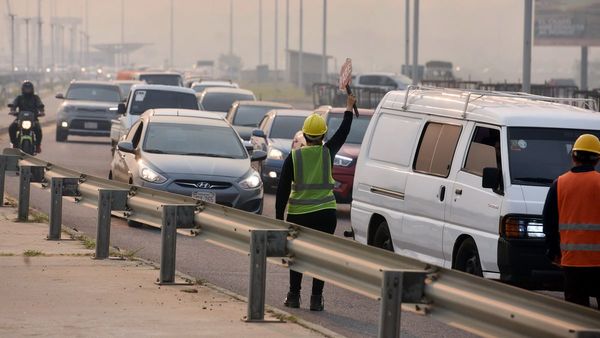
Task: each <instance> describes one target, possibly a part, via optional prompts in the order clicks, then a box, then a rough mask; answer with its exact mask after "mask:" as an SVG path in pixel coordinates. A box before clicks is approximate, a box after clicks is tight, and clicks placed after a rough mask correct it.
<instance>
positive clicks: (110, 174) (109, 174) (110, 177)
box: [108, 170, 113, 181]
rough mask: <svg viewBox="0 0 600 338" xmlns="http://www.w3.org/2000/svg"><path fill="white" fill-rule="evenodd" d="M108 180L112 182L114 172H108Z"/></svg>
mask: <svg viewBox="0 0 600 338" xmlns="http://www.w3.org/2000/svg"><path fill="white" fill-rule="evenodd" d="M108 179H109V180H111V181H112V179H113V175H112V170H111V171H109V172H108Z"/></svg>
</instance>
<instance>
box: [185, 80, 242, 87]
mask: <svg viewBox="0 0 600 338" xmlns="http://www.w3.org/2000/svg"><path fill="white" fill-rule="evenodd" d="M206 84H207V85H226V86H235V85H236V84H235V83H234V82H232V81H227V80H201V81H194V83H192V86H198V85H206Z"/></svg>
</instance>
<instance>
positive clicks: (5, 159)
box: [0, 155, 19, 206]
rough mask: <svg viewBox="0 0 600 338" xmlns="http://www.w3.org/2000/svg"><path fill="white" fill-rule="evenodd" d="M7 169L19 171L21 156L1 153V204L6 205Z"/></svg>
mask: <svg viewBox="0 0 600 338" xmlns="http://www.w3.org/2000/svg"><path fill="white" fill-rule="evenodd" d="M7 171H19V156H13V155H0V206H4V182H5V180H6V172H7Z"/></svg>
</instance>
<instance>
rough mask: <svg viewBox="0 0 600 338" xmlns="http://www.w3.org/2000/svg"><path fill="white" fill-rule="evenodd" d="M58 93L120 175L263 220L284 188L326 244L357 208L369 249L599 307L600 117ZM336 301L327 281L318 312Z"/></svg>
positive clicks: (145, 85) (448, 92)
mask: <svg viewBox="0 0 600 338" xmlns="http://www.w3.org/2000/svg"><path fill="white" fill-rule="evenodd" d="M122 77H123V76H122ZM341 78H343V76H342V77H341ZM348 78H349V77H348ZM184 83H187V84H189V86H190V87H191V88H190V87H184V86H183V84H184ZM348 84H349V83H345V84H342V83H341V84H340V89H348V91H349V86H348ZM56 97H57V98H58V99H61V100H64V102H63V103H62V105H61V106H60V109H59V112H58V119H57V122H56V124H57V125H56V127H57V128H56V141H58V142H65V141H67V139H68V137H69V135H93V136H110V138H111V144H112V147H111V151H112V153H113V159H112V161H111V163H110V172H109V179H113V180H117V181H121V182H125V183H129V184H135V185H139V186H144V187H149V188H153V189H158V190H164V191H168V192H173V193H178V194H184V195H188V196H192V197H193V198H196V199H198V200H200V201H204V202H208V203H217V204H221V205H225V206H228V207H233V208H237V209H240V210H244V211H247V212H252V213H256V214H261V213H262V211H263V208H264V203H263V199H264V193H265V191H266V192H272V193H275V195H276V206H275V208H276V217H277V218H278V219H284V218H286V219H287V220H288V221H290V222H293V223H296V224H299V225H302V226H307V227H310V228H314V229H317V230H319V231H324V232H327V233H333V232H334V231H335V228H336V221H337V216H336V212H335V210H336V209H337V203H351V209H350V210H351V224H352V229H351V231H347V232H346V233H345V234H346V235H347V236H348V237H352V238H353V239H354V240H356V241H358V242H360V243H363V244H366V245H371V246H375V247H379V248H381V249H384V250H389V251H393V252H395V253H398V254H400V255H403V256H409V257H412V258H415V259H418V260H420V261H424V262H427V263H430V264H433V265H437V266H442V267H446V268H452V269H456V270H460V271H463V272H466V273H470V274H474V275H478V276H481V277H485V278H490V279H496V280H500V281H502V282H506V283H510V284H513V285H517V286H521V287H525V288H529V289H548V290H565V291H566V294H565V297H566V300H567V301H571V302H575V303H578V304H581V305H589V304H590V303H589V297H591V296H593V297H597V298H600V256H598V253H599V252H600V213H599V212H598V210H600V209H599V208H598V204H599V203H600V175H599V174H598V169H599V168H598V160H599V157H600V141H598V137H599V136H600V130H599V128H598V127H597V126H598V115H597V113H596V112H593V111H592V110H589V109H586V108H584V107H577V106H576V104H575V103H574V102H573V103H571V104H565V100H566V99H560V100H554V99H552V98H547V97H539V96H533V95H524V94H522V93H520V94H511V93H498V92H481V91H479V92H476V93H474V92H469V91H466V90H456V89H443V88H424V87H407V88H406V89H404V90H397V91H390V92H388V93H387V94H386V95H385V97H384V98H383V99H382V100H381V102H379V104H378V106H377V108H376V109H374V110H369V109H360V114H359V111H358V110H357V108H356V105H355V102H356V99H355V97H354V96H353V95H351V94H350V93H349V94H348V99H347V102H346V103H347V104H346V107H331V106H321V107H317V108H316V109H314V110H306V109H304V110H303V109H297V108H295V107H293V106H292V105H291V104H288V103H279V102H269V101H258V100H257V99H256V95H255V94H254V93H252V92H251V91H249V90H247V89H243V88H239V85H238V84H236V83H233V82H231V81H227V80H225V81H223V80H209V81H204V80H199V79H196V80H194V81H186V80H185V79H183V78H182V77H181V76H180V75H179V74H175V73H157V72H153V73H140V74H137V73H136V74H135V75H131V74H130V75H129V77H126V78H124V79H119V80H117V81H113V82H99V81H74V82H72V83H71V84H70V85H69V88H68V89H67V91H66V94H64V95H63V94H57V95H56ZM353 112H354V114H353ZM11 139H12V138H11ZM286 211H287V212H286ZM286 213H287V217H286V216H285V214H286ZM130 225H131V226H140V224H137V223H133V222H131V223H130ZM301 280H302V275H301V274H300V273H298V272H295V271H293V270H290V289H289V292H288V294H287V298H286V299H285V305H286V306H289V307H299V306H300V298H299V297H300V286H301ZM322 295H323V282H322V281H319V280H318V279H315V280H314V281H313V289H312V297H311V301H310V309H311V310H314V311H322V310H323V309H324V300H323V296H322ZM599 300H600V299H599Z"/></svg>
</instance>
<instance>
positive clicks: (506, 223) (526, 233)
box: [500, 215, 546, 238]
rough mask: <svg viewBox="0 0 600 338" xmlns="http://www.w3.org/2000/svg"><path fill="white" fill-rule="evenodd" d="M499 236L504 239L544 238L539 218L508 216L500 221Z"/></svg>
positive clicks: (542, 226) (542, 224)
mask: <svg viewBox="0 0 600 338" xmlns="http://www.w3.org/2000/svg"><path fill="white" fill-rule="evenodd" d="M500 232H501V235H503V236H504V237H506V238H544V237H545V236H546V235H545V234H544V223H543V221H542V219H541V218H536V217H528V216H515V215H509V216H506V217H504V219H503V220H502V227H501V229H500Z"/></svg>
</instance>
